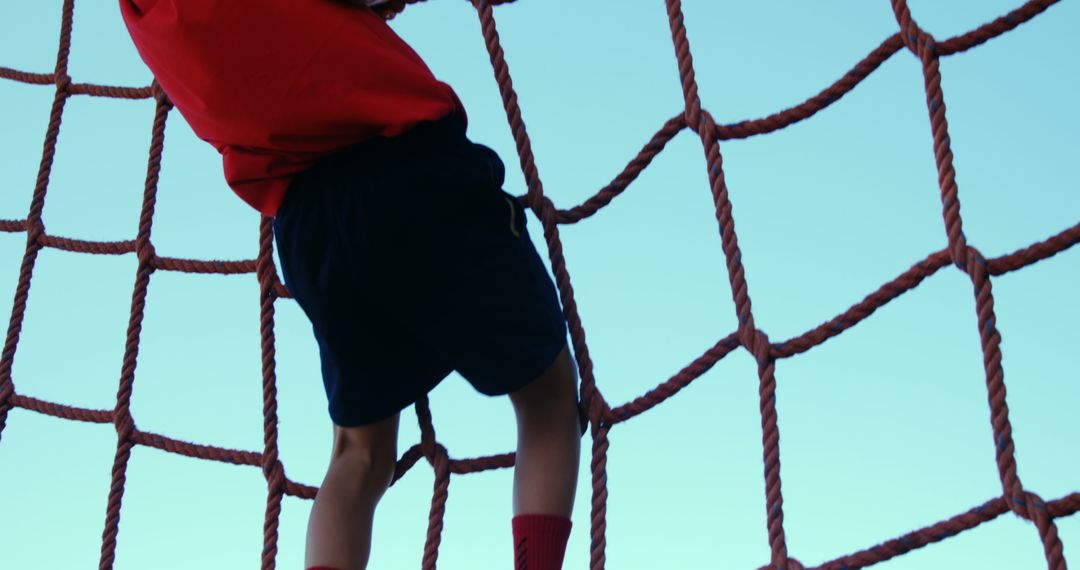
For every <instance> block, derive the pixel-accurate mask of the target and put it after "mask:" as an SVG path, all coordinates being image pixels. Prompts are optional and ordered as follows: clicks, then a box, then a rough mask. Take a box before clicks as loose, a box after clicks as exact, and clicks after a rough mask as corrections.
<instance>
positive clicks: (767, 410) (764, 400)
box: [666, 0, 801, 570]
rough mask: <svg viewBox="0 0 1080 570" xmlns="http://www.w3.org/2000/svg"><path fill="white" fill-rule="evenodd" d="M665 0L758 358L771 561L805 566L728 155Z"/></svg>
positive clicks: (674, 7)
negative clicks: (784, 486)
mask: <svg viewBox="0 0 1080 570" xmlns="http://www.w3.org/2000/svg"><path fill="white" fill-rule="evenodd" d="M666 2H667V15H668V23H669V24H670V27H671V37H672V42H673V44H674V47H675V57H676V59H677V60H678V65H679V78H680V80H681V83H682V89H683V97H684V104H685V113H686V124H687V125H688V126H689V127H690V128H692V129H694V130H695V131H697V132H698V135H699V136H700V137H701V142H702V145H703V147H704V150H705V161H706V164H707V167H708V174H709V185H710V189H711V190H712V195H713V205H714V206H715V209H716V220H717V222H718V223H719V225H720V239H721V243H722V248H723V251H724V257H725V260H726V262H727V270H728V280H729V282H730V285H731V294H732V298H733V300H734V301H735V312H736V316H737V317H738V322H739V330H738V339H739V342H740V343H741V344H742V345H743V347H745V348H746V349H747V350H748V351H749V352H750V353H751V354H753V355H754V358H755V360H757V362H758V378H759V385H758V394H759V408H760V412H761V441H762V449H763V452H762V453H763V457H764V463H765V513H766V521H767V525H768V531H769V546H770V547H771V549H772V564H773V566H774V567H775V568H777V569H779V570H787V569H789V568H791V569H795V568H800V567H801V564H799V563H798V562H797V561H794V560H791V561H790V562H789V559H788V552H787V542H786V539H785V536H784V507H783V506H784V498H783V494H782V492H781V488H780V487H781V485H780V431H779V429H778V428H777V418H776V377H775V359H774V358H773V356H772V352H771V345H770V343H769V338H768V336H766V335H765V333H764V332H761V331H759V330H757V327H756V326H755V324H754V314H753V310H752V309H751V301H750V293H749V288H748V286H747V283H746V277H745V274H744V271H743V265H742V252H741V251H740V250H739V240H738V236H737V235H736V233H735V220H734V218H733V216H732V207H731V200H730V198H729V196H728V189H727V183H726V182H725V179H724V159H723V156H722V155H721V153H720V145H719V141H718V139H717V136H716V125H715V123H714V122H713V119H712V116H711V115H709V114H708V113H705V112H703V111H702V109H701V98H700V96H699V95H698V86H697V79H696V77H695V73H694V59H693V56H692V55H691V53H690V42H689V40H688V39H687V37H686V25H685V23H684V21H683V12H682V2H681V0H666ZM789 564H790V565H789Z"/></svg>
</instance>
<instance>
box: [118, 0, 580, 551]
mask: <svg viewBox="0 0 1080 570" xmlns="http://www.w3.org/2000/svg"><path fill="white" fill-rule="evenodd" d="M368 3H370V4H381V2H378V1H375V2H365V1H364V0H355V1H344V0H258V1H255V0H120V8H121V12H122V14H123V18H124V22H125V24H126V25H127V28H128V31H129V32H130V34H131V37H132V39H133V41H134V43H135V46H136V48H137V49H138V52H139V54H140V55H141V57H142V59H143V61H145V62H146V64H147V66H149V68H150V70H151V71H152V72H153V74H154V76H155V78H156V80H157V83H158V84H159V85H160V87H161V89H162V90H163V91H164V93H165V94H167V95H168V97H169V99H170V100H171V101H172V103H173V104H174V105H175V107H176V109H177V110H178V111H179V112H180V113H181V115H183V117H184V118H185V119H186V120H187V122H188V124H189V125H190V126H191V128H192V130H193V131H194V132H195V134H196V135H197V136H198V137H199V138H201V139H202V140H205V141H206V142H208V143H210V144H212V145H213V146H214V147H215V148H216V149H217V150H218V151H219V152H220V153H221V155H222V160H223V166H224V176H225V179H226V181H227V183H228V184H229V186H230V187H231V188H232V190H233V191H234V192H235V193H236V194H237V195H238V196H239V197H240V198H241V199H242V200H244V201H245V202H246V203H248V204H249V205H251V206H252V207H253V208H255V209H257V210H258V211H260V212H261V213H262V214H264V215H266V216H271V217H273V218H274V236H275V240H276V243H277V249H278V256H279V259H280V262H281V271H282V275H283V278H284V281H285V285H286V286H287V288H288V289H289V291H290V293H291V294H292V296H293V297H294V298H295V299H296V301H297V303H298V304H299V305H300V307H301V308H302V309H303V311H304V313H305V314H306V315H307V317H308V318H309V319H310V321H311V324H312V330H313V332H314V335H315V339H316V342H317V345H318V348H319V355H320V360H321V372H322V379H323V384H324V387H325V389H326V395H327V400H328V411H329V416H330V419H331V420H332V422H333V447H332V453H331V458H330V462H329V467H328V469H327V473H326V477H325V479H324V480H323V482H322V485H321V486H320V488H319V491H318V494H317V496H316V499H315V503H314V506H313V507H312V509H311V515H310V519H309V523H308V533H307V549H306V559H305V567H306V568H308V569H309V570H313V569H334V570H358V569H362V568H365V567H366V565H367V562H368V559H369V553H370V550H371V527H372V521H373V517H374V512H375V508H376V505H377V504H378V502H379V499H380V498H381V497H382V495H383V494H384V493H385V491H386V490H387V488H388V487H389V485H390V483H391V482H392V480H393V477H394V472H395V464H396V461H397V458H398V448H397V433H398V420H399V415H400V411H401V410H402V409H404V408H406V407H408V406H409V405H411V404H413V403H415V402H416V401H417V400H418V399H419V398H421V397H423V396H424V395H425V394H427V393H428V392H429V391H430V390H431V389H433V388H434V387H435V386H436V385H437V384H438V383H439V382H440V381H441V380H442V379H443V378H445V377H446V376H447V375H449V374H450V373H451V372H452V371H457V372H459V373H460V374H461V376H463V377H464V378H465V379H466V380H467V381H468V382H469V383H470V384H471V385H472V386H473V387H474V388H475V389H476V390H477V391H479V392H480V393H482V394H484V395H487V396H498V395H508V396H509V400H510V402H511V403H512V405H513V408H514V410H515V412H516V416H517V430H518V431H517V433H518V438H517V454H516V462H515V467H514V487H513V514H514V516H513V518H512V521H511V529H512V535H513V541H514V542H513V544H514V565H515V568H517V569H519V570H522V569H526V568H527V569H528V570H552V569H558V568H561V566H562V560H563V557H564V554H565V549H566V543H567V540H568V537H569V534H570V529H571V519H570V516H571V512H572V510H573V504H574V493H575V489H576V486H577V473H578V464H579V461H580V446H581V441H580V438H581V429H582V425H581V416H580V413H581V411H580V408H579V406H578V403H577V390H578V389H577V372H576V369H575V367H574V363H573V360H572V359H571V357H570V352H569V347H568V346H567V342H566V324H565V320H564V318H563V313H562V309H561V308H560V305H559V301H558V297H557V294H556V290H555V287H554V284H553V283H552V281H551V278H550V276H549V275H548V274H547V271H546V268H545V266H544V264H543V262H542V261H541V259H540V256H539V255H538V254H537V252H536V249H535V247H534V246H533V243H532V241H531V239H530V237H529V233H528V231H527V221H526V215H525V214H526V212H525V208H524V206H523V205H522V204H521V203H520V202H519V201H518V200H517V199H516V198H515V197H513V196H512V195H510V194H509V193H507V192H506V191H504V190H503V189H502V184H503V178H504V174H505V171H504V167H503V163H502V162H501V161H500V160H499V157H498V156H497V155H496V154H495V152H494V151H492V150H491V149H490V148H488V147H486V146H483V145H480V144H476V143H474V142H472V141H470V140H469V139H468V138H467V137H466V134H465V132H466V125H467V122H468V120H467V116H466V113H465V109H464V107H463V105H462V103H461V101H460V100H459V99H458V97H457V95H456V94H455V93H454V91H453V89H452V88H451V87H450V86H449V85H447V84H446V83H443V82H441V81H439V80H437V79H436V78H435V77H434V75H433V74H432V72H431V71H430V70H429V68H428V67H427V65H426V64H425V63H424V62H423V60H422V59H421V58H420V57H419V55H417V53H416V52H415V51H414V50H413V49H412V48H410V47H409V46H408V45H407V44H406V43H405V42H404V41H403V40H402V39H401V38H400V37H398V36H397V35H396V34H395V33H394V31H393V30H392V29H391V28H390V27H389V26H388V25H387V24H386V23H385V21H384V19H383V15H384V13H383V12H376V10H375V9H373V8H372V7H371V6H368V5H366V4H368ZM376 8H378V9H380V10H384V9H383V8H381V7H379V6H376Z"/></svg>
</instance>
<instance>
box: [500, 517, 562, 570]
mask: <svg viewBox="0 0 1080 570" xmlns="http://www.w3.org/2000/svg"><path fill="white" fill-rule="evenodd" d="M511 526H513V530H514V568H515V569H516V570H561V568H562V563H563V556H565V555H566V542H567V541H568V540H569V539H570V527H571V526H573V524H572V523H571V522H570V519H568V518H566V517H563V516H559V515H541V514H529V515H518V516H516V517H514V518H513V519H512V520H511Z"/></svg>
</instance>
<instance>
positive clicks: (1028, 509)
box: [1008, 491, 1050, 522]
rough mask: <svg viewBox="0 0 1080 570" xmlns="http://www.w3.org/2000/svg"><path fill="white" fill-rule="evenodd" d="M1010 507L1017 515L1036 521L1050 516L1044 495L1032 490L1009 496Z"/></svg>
mask: <svg viewBox="0 0 1080 570" xmlns="http://www.w3.org/2000/svg"><path fill="white" fill-rule="evenodd" d="M1008 502H1009V509H1010V510H1012V512H1013V513H1015V514H1016V516H1018V517H1020V518H1024V519H1027V520H1029V521H1031V522H1035V521H1037V520H1039V519H1045V518H1046V517H1048V516H1050V515H1049V513H1047V511H1046V503H1045V502H1044V501H1043V500H1042V497H1040V496H1038V495H1036V494H1035V493H1032V492H1031V491H1023V492H1021V493H1020V494H1018V495H1013V496H1012V497H1010V498H1009V500H1008Z"/></svg>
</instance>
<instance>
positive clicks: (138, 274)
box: [99, 82, 172, 570]
mask: <svg viewBox="0 0 1080 570" xmlns="http://www.w3.org/2000/svg"><path fill="white" fill-rule="evenodd" d="M154 91H155V96H156V102H157V106H156V108H155V112H154V127H153V131H152V132H153V135H152V137H151V143H150V160H149V166H148V168H147V174H146V184H145V187H144V189H143V205H142V211H141V213H140V215H139V233H138V237H137V238H136V239H135V249H136V252H137V254H138V257H139V265H138V267H137V268H136V269H135V287H134V290H133V291H132V294H131V316H130V318H129V320H128V329H127V340H126V343H125V346H124V360H123V364H122V366H121V370H120V387H119V389H118V390H117V394H116V407H115V409H114V411H113V424H114V426H115V427H116V436H117V437H116V456H115V457H114V458H113V466H112V482H111V483H110V485H109V501H108V506H107V507H106V510H105V530H104V531H102V533H101V541H102V544H101V561H100V564H99V568H100V570H108V569H110V568H112V565H113V561H114V559H115V558H116V535H117V532H118V531H119V527H120V506H121V501H122V499H123V497H124V483H125V481H126V480H127V475H126V473H127V464H128V459H130V457H131V448H132V447H134V446H135V441H134V438H133V436H134V434H135V432H136V428H135V420H134V419H133V418H132V417H131V394H132V391H133V390H134V386H135V366H136V363H137V361H138V355H139V339H140V333H141V332H142V320H143V315H144V312H145V309H146V291H147V288H148V287H149V286H150V275H151V274H152V273H153V272H154V261H155V259H156V258H157V256H156V255H155V253H154V246H153V244H152V243H151V241H150V229H151V226H152V224H153V219H154V206H155V205H156V203H157V182H158V175H159V173H160V171H161V153H162V149H163V148H164V146H165V121H166V119H167V118H168V115H169V110H170V109H171V108H172V104H171V103H169V101H168V99H167V98H166V97H165V94H164V92H163V91H161V89H160V87H159V86H157V83H156V82H155V84H154Z"/></svg>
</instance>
